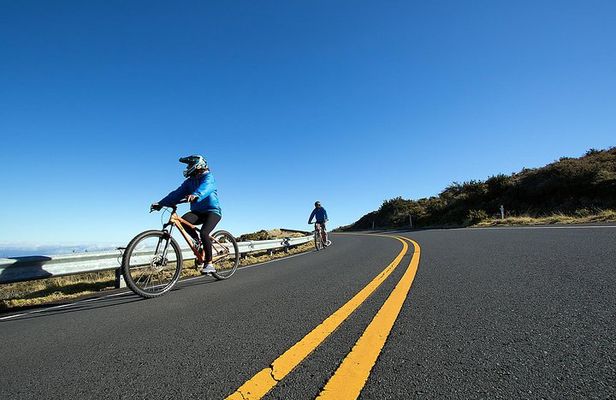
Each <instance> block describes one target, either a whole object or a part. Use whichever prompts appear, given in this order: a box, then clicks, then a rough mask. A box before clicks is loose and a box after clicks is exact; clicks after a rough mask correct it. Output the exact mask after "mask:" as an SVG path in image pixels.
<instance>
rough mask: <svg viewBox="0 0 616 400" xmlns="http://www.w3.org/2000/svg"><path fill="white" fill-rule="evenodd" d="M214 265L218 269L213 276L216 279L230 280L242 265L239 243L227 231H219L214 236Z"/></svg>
mask: <svg viewBox="0 0 616 400" xmlns="http://www.w3.org/2000/svg"><path fill="white" fill-rule="evenodd" d="M212 239H213V240H212V257H213V260H212V264H213V265H214V268H216V272H215V273H214V274H213V275H214V277H215V278H216V279H220V280H223V279H229V278H231V275H233V274H234V273H235V271H236V270H237V267H238V265H240V252H239V248H238V247H237V241H236V240H235V238H234V237H233V235H232V234H230V233H229V232H227V231H217V232H214V233H213V234H212Z"/></svg>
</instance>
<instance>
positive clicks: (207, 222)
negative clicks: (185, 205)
mask: <svg viewBox="0 0 616 400" xmlns="http://www.w3.org/2000/svg"><path fill="white" fill-rule="evenodd" d="M182 218H183V219H185V220H186V221H188V222H190V223H191V224H193V225H200V224H203V226H202V227H201V243H203V250H205V262H206V263H209V262H212V241H211V240H210V233H212V231H213V230H214V227H215V226H216V225H217V224H218V223H219V222H220V219H221V217H220V215H218V214H216V213H213V212H206V213H199V212H194V211H190V212H187V213H186V214H184V215H183V216H182ZM184 228H186V231H187V232H188V233H189V234H190V235H191V236H192V237H193V238H195V239H197V233H196V232H194V231H193V230H192V229H190V227H188V226H186V225H184Z"/></svg>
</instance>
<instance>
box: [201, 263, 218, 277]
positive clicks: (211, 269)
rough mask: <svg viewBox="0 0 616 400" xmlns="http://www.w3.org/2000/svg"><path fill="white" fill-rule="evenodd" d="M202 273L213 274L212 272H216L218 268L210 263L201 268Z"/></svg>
mask: <svg viewBox="0 0 616 400" xmlns="http://www.w3.org/2000/svg"><path fill="white" fill-rule="evenodd" d="M201 273H202V274H203V275H211V274H214V273H216V268H214V266H213V265H212V264H208V265H206V266H205V267H203V269H202V270H201Z"/></svg>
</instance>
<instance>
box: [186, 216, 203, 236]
mask: <svg viewBox="0 0 616 400" xmlns="http://www.w3.org/2000/svg"><path fill="white" fill-rule="evenodd" d="M182 219H184V220H186V222H190V223H191V224H193V225H199V224H200V223H201V221H200V219H201V218H200V216H199V215H198V214H195V213H194V212H187V213H186V214H184V215H182ZM182 226H183V227H184V229H186V233H188V234H189V235H190V236H191V237H192V238H193V239H195V240H196V241H197V240H199V234H197V231H196V230H194V229H193V228H191V227H190V226H188V225H186V224H182Z"/></svg>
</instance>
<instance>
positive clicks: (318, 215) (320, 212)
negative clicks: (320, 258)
mask: <svg viewBox="0 0 616 400" xmlns="http://www.w3.org/2000/svg"><path fill="white" fill-rule="evenodd" d="M312 218H314V219H315V221H316V223H317V224H319V225H321V232H323V244H325V246H329V245H330V244H332V243H331V242H330V241H329V240H328V238H327V231H326V230H325V223H326V222H327V221H329V219H328V218H327V211H325V209H324V208H323V207H322V206H321V202H320V201H317V202H315V203H314V210H312V213H311V214H310V218H308V223H309V224H312Z"/></svg>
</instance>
